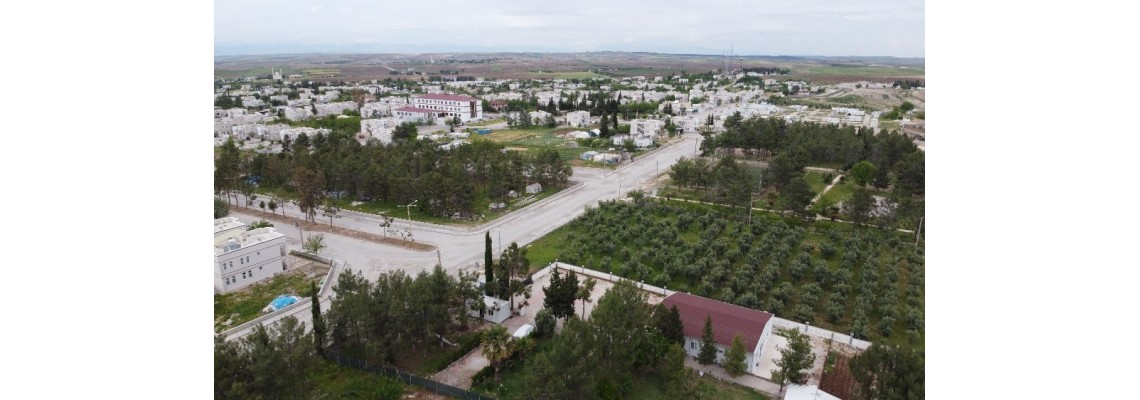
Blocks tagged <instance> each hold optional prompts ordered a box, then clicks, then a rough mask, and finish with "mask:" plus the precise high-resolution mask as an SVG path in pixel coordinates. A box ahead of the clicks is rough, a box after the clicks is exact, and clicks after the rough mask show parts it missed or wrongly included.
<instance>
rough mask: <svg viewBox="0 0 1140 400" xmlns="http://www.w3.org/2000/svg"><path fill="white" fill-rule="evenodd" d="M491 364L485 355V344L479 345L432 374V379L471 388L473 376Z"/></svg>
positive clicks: (458, 386) (461, 387)
mask: <svg viewBox="0 0 1140 400" xmlns="http://www.w3.org/2000/svg"><path fill="white" fill-rule="evenodd" d="M488 365H491V361H490V360H487V357H484V356H483V345H479V346H478V347H476V348H475V349H474V350H471V352H470V353H467V355H465V356H463V358H460V359H459V361H456V362H455V363H452V364H451V365H450V366H448V367H447V369H444V370H443V371H439V372H437V373H436V374H435V375H432V376H431V380H433V381H436V382H439V383H444V384H448V385H451V386H455V387H457V388H460V389H471V377H473V376H475V374H477V373H479V371H482V370H483V368H486V367H487V366H488Z"/></svg>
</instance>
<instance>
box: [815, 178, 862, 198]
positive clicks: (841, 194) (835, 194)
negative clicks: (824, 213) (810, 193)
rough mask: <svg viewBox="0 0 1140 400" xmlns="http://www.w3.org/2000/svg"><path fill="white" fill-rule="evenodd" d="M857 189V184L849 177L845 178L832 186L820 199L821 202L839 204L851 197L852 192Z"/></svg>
mask: <svg viewBox="0 0 1140 400" xmlns="http://www.w3.org/2000/svg"><path fill="white" fill-rule="evenodd" d="M854 191H855V184H853V183H851V181H850V180H848V179H843V180H841V181H840V182H839V183H837V184H836V185H835V186H832V187H831V190H828V191H827V193H824V194H823V197H821V198H820V199H819V202H820V203H826V204H838V203H841V202H844V201H847V199H850V198H851V193H852V192H854Z"/></svg>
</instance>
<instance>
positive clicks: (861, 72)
mask: <svg viewBox="0 0 1140 400" xmlns="http://www.w3.org/2000/svg"><path fill="white" fill-rule="evenodd" d="M805 72H806V73H807V74H811V75H852V76H860V77H895V76H917V77H922V76H925V74H926V71H925V68H923V67H919V66H910V67H907V68H900V67H886V66H849V67H848V66H834V65H821V66H808V67H794V68H793V70H792V73H793V74H797V73H805Z"/></svg>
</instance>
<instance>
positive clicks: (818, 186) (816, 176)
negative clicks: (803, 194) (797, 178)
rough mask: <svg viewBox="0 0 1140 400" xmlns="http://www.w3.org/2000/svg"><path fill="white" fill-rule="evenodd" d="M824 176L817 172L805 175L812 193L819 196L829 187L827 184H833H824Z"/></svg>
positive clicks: (808, 172)
mask: <svg viewBox="0 0 1140 400" xmlns="http://www.w3.org/2000/svg"><path fill="white" fill-rule="evenodd" d="M823 175H824V173H823V172H816V171H807V172H805V173H804V180H806V181H807V183H808V186H811V191H812V193H816V194H819V192H822V191H823V189H824V188H826V187H827V184H829V183H831V182H824V180H823Z"/></svg>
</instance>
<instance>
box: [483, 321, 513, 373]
mask: <svg viewBox="0 0 1140 400" xmlns="http://www.w3.org/2000/svg"><path fill="white" fill-rule="evenodd" d="M483 356H484V357H487V360H490V361H491V365H493V366H495V381H496V382H498V381H499V367H500V366H501V364H502V362H503V361H506V360H507V358H510V356H511V336H510V335H508V334H507V328H506V327H505V326H502V325H495V326H493V327H491V329H489V330H487V331H486V332H483Z"/></svg>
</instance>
